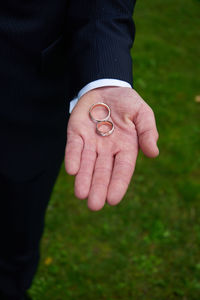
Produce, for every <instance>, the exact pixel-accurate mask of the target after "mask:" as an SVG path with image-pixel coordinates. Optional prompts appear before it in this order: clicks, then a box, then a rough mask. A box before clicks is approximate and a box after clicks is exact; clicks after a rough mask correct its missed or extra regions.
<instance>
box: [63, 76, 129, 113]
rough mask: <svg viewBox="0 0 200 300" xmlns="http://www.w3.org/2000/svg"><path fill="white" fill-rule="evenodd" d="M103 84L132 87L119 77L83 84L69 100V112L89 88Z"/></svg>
mask: <svg viewBox="0 0 200 300" xmlns="http://www.w3.org/2000/svg"><path fill="white" fill-rule="evenodd" d="M103 86H120V87H129V88H132V87H131V85H130V84H129V83H128V82H126V81H123V80H119V79H111V78H104V79H98V80H95V81H92V82H90V83H88V84H87V85H85V86H84V87H83V88H82V89H81V90H80V91H79V93H78V95H77V97H76V98H74V99H73V100H71V101H70V107H69V113H71V112H72V110H73V108H74V107H75V105H76V103H77V102H78V100H79V99H80V98H81V97H82V96H83V95H84V94H85V93H87V92H89V91H90V90H93V89H96V88H99V87H103Z"/></svg>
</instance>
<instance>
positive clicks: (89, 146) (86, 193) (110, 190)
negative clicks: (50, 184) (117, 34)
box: [65, 87, 159, 210]
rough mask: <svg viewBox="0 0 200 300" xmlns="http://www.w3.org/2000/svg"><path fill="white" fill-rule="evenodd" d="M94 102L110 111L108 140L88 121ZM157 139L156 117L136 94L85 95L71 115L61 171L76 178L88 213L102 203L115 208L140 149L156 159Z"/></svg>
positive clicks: (109, 90) (121, 90) (102, 91)
mask: <svg viewBox="0 0 200 300" xmlns="http://www.w3.org/2000/svg"><path fill="white" fill-rule="evenodd" d="M96 102H104V103H106V104H107V105H108V106H109V107H110V109H111V119H112V121H113V123H114V126H115V130H114V132H113V133H112V134H111V135H109V136H106V137H102V136H100V135H98V134H97V133H96V124H95V123H94V122H93V121H92V120H91V119H90V117H89V113H88V111H89V108H90V106H91V105H92V104H93V103H96ZM157 139H158V132H157V129H156V124H155V118H154V113H153V111H152V109H151V108H150V107H149V106H148V105H147V104H146V103H145V102H144V100H143V99H142V98H141V97H140V96H139V95H138V93H137V92H136V91H135V90H133V89H131V88H125V87H104V88H97V89H94V90H91V91H89V92H88V93H86V94H85V95H84V96H83V97H81V99H80V100H79V102H78V103H77V105H76V106H75V108H74V109H73V111H72V113H71V116H70V118H69V123H68V130H67V145H66V153H65V168H66V171H67V173H68V174H70V175H76V179H75V195H76V196H77V197H78V198H80V199H85V198H88V207H89V208H90V209H91V210H100V209H101V208H102V207H103V206H104V204H105V202H106V201H107V202H108V203H109V204H110V205H116V204H118V203H119V202H120V201H121V200H122V198H123V196H124V195H125V193H126V190H127V188H128V185H129V183H130V180H131V177H132V175H133V172H134V168H135V163H136V158H137V155H138V149H139V148H141V150H142V151H143V153H144V154H145V155H146V156H148V157H156V156H157V155H158V154H159V150H158V148H157V145H156V142H157Z"/></svg>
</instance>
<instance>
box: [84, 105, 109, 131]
mask: <svg viewBox="0 0 200 300" xmlns="http://www.w3.org/2000/svg"><path fill="white" fill-rule="evenodd" d="M97 106H103V107H105V108H106V109H107V111H108V114H107V116H106V117H105V118H103V119H95V118H94V117H93V115H92V110H93V109H94V108H95V107H97ZM89 116H90V118H91V120H92V121H93V122H95V123H96V132H97V134H99V135H101V136H108V135H110V134H111V133H112V132H113V131H114V124H113V122H112V121H108V119H109V118H110V107H109V106H108V105H107V104H105V103H103V102H97V103H94V104H92V106H91V107H90V109H89ZM102 125H109V127H111V129H110V130H108V131H103V130H100V128H101V126H102Z"/></svg>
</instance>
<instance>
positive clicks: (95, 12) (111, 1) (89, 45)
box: [66, 0, 136, 97]
mask: <svg viewBox="0 0 200 300" xmlns="http://www.w3.org/2000/svg"><path fill="white" fill-rule="evenodd" d="M135 2H136V1H135V0H90V1H89V0H70V1H69V2H68V9H67V17H66V22H67V24H66V28H67V32H68V42H69V61H70V82H71V83H70V87H71V96H72V97H73V96H75V95H76V93H77V92H78V91H79V90H80V89H81V88H82V87H83V86H85V85H86V84H87V83H89V82H91V81H93V80H97V79H101V78H114V79H120V80H124V81H127V82H129V83H130V84H131V85H132V81H133V79H132V59H131V55H130V49H131V47H132V44H133V41H134V36H135V27H134V22H133V18H132V16H133V10H134V6H135Z"/></svg>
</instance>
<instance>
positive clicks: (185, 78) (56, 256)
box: [30, 0, 200, 300]
mask: <svg viewBox="0 0 200 300" xmlns="http://www.w3.org/2000/svg"><path fill="white" fill-rule="evenodd" d="M134 19H135V23H136V40H135V44H134V47H133V50H132V56H133V62H134V88H135V89H136V90H137V91H138V92H139V93H140V94H141V96H142V97H143V98H144V99H145V100H146V101H147V102H148V103H149V105H150V106H151V107H152V108H153V110H154V112H155V115H156V119H157V125H158V130H159V133H160V138H159V148H160V156H159V157H158V158H157V159H154V160H151V159H148V158H146V157H144V156H143V155H142V154H141V153H140V155H139V158H138V161H137V167H136V170H135V174H134V177H133V179H132V182H131V184H130V186H129V189H128V192H127V194H126V196H125V198H124V200H123V201H122V202H121V203H120V204H119V205H118V206H116V207H109V206H108V205H106V206H105V207H104V209H103V210H102V211H99V212H91V211H89V210H88V208H87V205H86V201H81V200H78V199H76V198H75V196H74V194H73V183H74V178H73V177H71V176H68V175H67V174H66V173H65V171H64V167H62V169H61V171H60V175H59V177H58V180H57V183H56V185H55V188H54V191H53V194H52V197H51V201H50V205H49V207H48V211H47V215H46V228H45V233H44V236H43V240H42V245H41V250H42V256H41V263H40V266H39V269H38V273H37V275H36V277H35V279H34V284H33V286H32V288H31V290H30V293H31V295H32V296H33V297H34V299H36V300H40V299H41V300H46V299H48V300H65V299H70V300H72V299H73V300H77V299H82V300H94V299H95V300H104V299H105V300H111V299H113V300H114V299H116V300H117V299H123V300H126V299H134V300H135V299H136V300H140V299H145V300H164V299H167V300H170V299H183V300H193V299H195V300H199V299H200V217H199V216H200V201H199V200H200V176H199V175H200V155H199V154H200V151H199V150H200V123H199V119H200V118H199V117H200V102H199V98H198V97H196V96H197V95H199V94H200V85H199V78H200V60H199V54H200V44H199V41H200V1H198V0H190V1H188V0H176V1H174V0H165V1H163V0H154V1H148V0H140V1H138V2H137V4H136V8H135V17H134Z"/></svg>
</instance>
